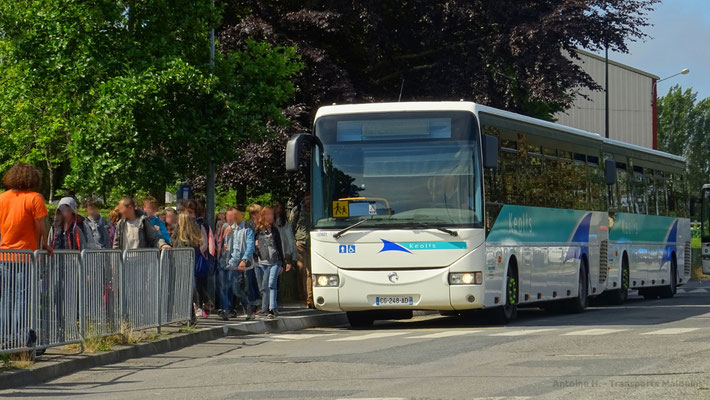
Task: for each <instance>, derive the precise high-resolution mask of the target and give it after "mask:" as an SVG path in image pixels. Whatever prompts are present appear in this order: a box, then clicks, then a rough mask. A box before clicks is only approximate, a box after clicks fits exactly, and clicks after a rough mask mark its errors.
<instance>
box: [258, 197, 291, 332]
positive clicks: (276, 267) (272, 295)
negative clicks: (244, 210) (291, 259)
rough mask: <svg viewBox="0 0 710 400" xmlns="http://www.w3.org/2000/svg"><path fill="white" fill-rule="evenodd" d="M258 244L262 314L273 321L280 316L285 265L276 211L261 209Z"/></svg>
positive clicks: (266, 208) (288, 266)
mask: <svg viewBox="0 0 710 400" xmlns="http://www.w3.org/2000/svg"><path fill="white" fill-rule="evenodd" d="M256 242H257V247H258V251H257V253H258V255H259V263H258V264H257V266H256V268H257V271H258V272H257V279H259V278H261V282H262V284H261V287H262V288H263V294H262V299H261V312H262V313H263V314H267V313H268V314H267V318H269V319H273V318H276V316H277V315H278V305H277V303H276V298H277V297H278V287H279V285H278V283H279V274H280V273H281V266H282V265H284V254H283V245H282V243H281V236H280V235H279V230H278V229H277V228H276V227H275V226H274V209H273V208H270V207H264V208H262V209H261V215H260V218H259V223H258V225H257V232H256ZM290 270H291V264H290V263H288V264H286V271H290Z"/></svg>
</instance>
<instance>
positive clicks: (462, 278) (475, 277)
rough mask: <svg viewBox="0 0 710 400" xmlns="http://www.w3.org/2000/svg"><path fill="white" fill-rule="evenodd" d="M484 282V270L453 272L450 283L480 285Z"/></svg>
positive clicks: (450, 275)
mask: <svg viewBox="0 0 710 400" xmlns="http://www.w3.org/2000/svg"><path fill="white" fill-rule="evenodd" d="M482 283H483V272H480V271H476V272H453V273H450V274H449V284H450V285H480V284H482Z"/></svg>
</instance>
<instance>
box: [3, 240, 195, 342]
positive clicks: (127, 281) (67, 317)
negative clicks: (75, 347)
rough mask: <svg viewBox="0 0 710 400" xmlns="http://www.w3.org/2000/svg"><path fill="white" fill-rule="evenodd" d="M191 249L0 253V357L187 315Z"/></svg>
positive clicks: (183, 317) (165, 321)
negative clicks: (3, 354)
mask: <svg viewBox="0 0 710 400" xmlns="http://www.w3.org/2000/svg"><path fill="white" fill-rule="evenodd" d="M194 265H195V251H194V249H192V248H189V249H166V250H163V252H162V254H161V253H160V252H159V251H158V250H157V249H137V250H126V251H124V252H121V251H119V250H84V251H82V252H81V253H80V252H78V251H65V250H57V251H55V252H54V254H53V255H52V256H50V255H49V254H48V253H47V252H45V251H36V252H32V251H29V250H4V249H3V250H0V353H15V352H22V351H27V350H29V349H30V348H31V347H34V348H46V347H50V346H61V345H65V344H69V343H77V342H81V341H82V340H83V339H85V338H87V337H99V336H106V335H112V334H116V333H119V332H121V325H122V324H123V323H126V324H127V325H128V327H130V329H136V330H138V329H145V328H151V327H156V326H157V327H158V329H160V326H161V325H166V324H170V323H174V322H180V321H185V320H190V319H191V317H192V313H193V310H192V292H193V285H194V282H193V280H194Z"/></svg>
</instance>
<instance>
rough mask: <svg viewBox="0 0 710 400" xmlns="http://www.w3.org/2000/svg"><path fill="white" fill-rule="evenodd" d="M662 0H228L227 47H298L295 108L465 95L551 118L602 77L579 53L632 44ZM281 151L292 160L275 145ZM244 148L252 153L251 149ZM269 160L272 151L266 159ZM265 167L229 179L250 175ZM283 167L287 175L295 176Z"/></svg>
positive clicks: (307, 111)
mask: <svg viewBox="0 0 710 400" xmlns="http://www.w3.org/2000/svg"><path fill="white" fill-rule="evenodd" d="M656 2H657V1H656V0H604V1H602V0H549V1H537V0H447V1H431V0H408V1H405V2H402V1H389V0H385V1H362V0H356V1H348V2H344V1H338V2H334V1H327V0H302V1H276V0H225V1H224V4H225V14H224V15H225V18H224V20H223V24H222V27H221V28H220V33H219V38H220V43H221V48H222V50H223V51H229V50H233V49H239V48H241V47H242V46H243V45H244V43H245V41H246V40H248V39H258V40H265V41H268V42H269V43H273V44H278V45H287V46H295V47H297V48H298V54H299V55H300V57H301V59H302V61H303V63H304V69H303V71H301V73H300V74H298V75H297V76H296V77H295V81H294V83H295V85H296V88H297V90H296V96H295V102H294V104H293V105H292V107H290V108H289V112H290V113H291V114H292V115H294V116H295V117H296V119H297V121H298V125H297V127H296V128H294V129H292V130H291V131H295V130H297V129H299V130H300V129H303V127H309V126H310V125H311V122H312V118H313V116H314V112H315V110H316V109H317V108H318V107H319V106H322V105H326V104H331V103H351V102H373V101H398V100H399V99H400V95H401V100H402V101H408V100H435V101H438V100H459V99H467V100H472V101H476V102H479V103H482V104H486V105H490V106H494V107H499V108H502V109H506V110H509V111H515V112H520V113H523V114H526V115H531V116H535V117H539V118H545V119H551V118H552V115H553V114H554V113H556V112H557V111H560V110H563V109H564V108H565V107H567V106H568V105H569V104H570V102H571V101H572V99H573V96H574V95H575V94H576V91H578V90H579V89H581V88H585V87H586V88H592V89H599V85H598V84H597V83H595V82H594V81H593V80H592V78H591V77H590V76H589V75H588V74H586V73H585V72H584V71H583V70H582V69H581V68H579V66H577V65H575V64H574V63H573V62H572V61H571V59H572V58H575V57H577V56H576V53H575V52H574V50H575V49H576V48H578V47H583V48H586V49H589V50H592V51H595V50H600V49H603V48H604V47H606V46H608V47H609V49H610V50H613V51H619V52H626V51H628V47H627V45H628V43H629V42H630V41H634V40H638V39H642V38H644V37H645V34H644V33H643V28H644V27H646V26H647V25H648V22H647V18H646V14H647V13H648V12H649V11H650V10H651V9H652V7H653V5H654V4H655V3H656ZM274 150H275V152H274V153H273V157H272V159H276V158H277V157H280V154H281V153H282V152H283V142H282V143H281V146H280V147H274ZM243 152H247V150H246V149H243ZM265 158H268V157H265ZM256 169H257V166H255V165H247V166H246V167H245V168H243V169H242V171H244V173H241V174H239V173H237V174H234V173H232V174H230V175H229V176H227V177H226V178H228V179H227V180H228V181H231V182H234V183H237V182H239V181H245V180H250V179H251V176H252V175H253V172H251V171H255V170H256ZM283 173H284V171H283V167H281V169H279V170H278V172H277V174H279V175H281V174H283Z"/></svg>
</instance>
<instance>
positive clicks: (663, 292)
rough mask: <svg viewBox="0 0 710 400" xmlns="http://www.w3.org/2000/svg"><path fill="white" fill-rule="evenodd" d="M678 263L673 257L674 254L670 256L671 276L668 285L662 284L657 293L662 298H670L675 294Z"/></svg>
mask: <svg viewBox="0 0 710 400" xmlns="http://www.w3.org/2000/svg"><path fill="white" fill-rule="evenodd" d="M677 279H678V265H677V261H676V259H675V254H674V255H673V257H672V258H671V276H670V277H669V279H668V286H663V287H662V288H661V289H660V290H659V291H658V295H659V296H660V297H661V298H662V299H670V298H671V297H673V296H675V293H676V290H677V288H678V281H677Z"/></svg>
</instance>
